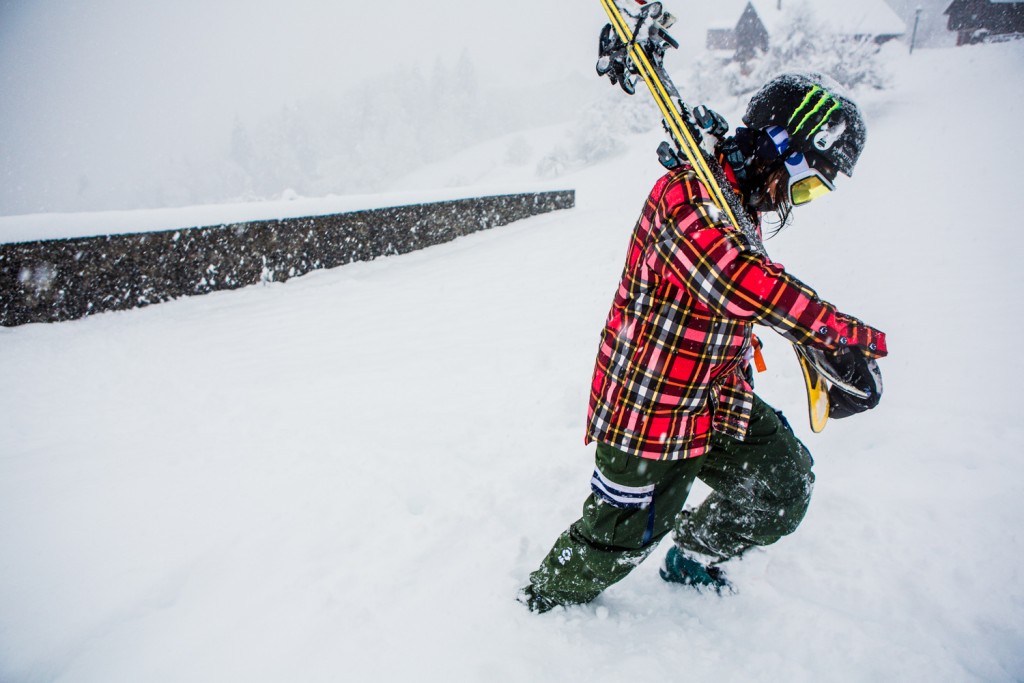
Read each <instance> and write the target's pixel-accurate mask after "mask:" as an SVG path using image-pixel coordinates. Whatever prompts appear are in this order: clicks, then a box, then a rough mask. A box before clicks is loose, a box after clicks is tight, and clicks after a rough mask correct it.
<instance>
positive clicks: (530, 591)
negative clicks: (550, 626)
mask: <svg viewBox="0 0 1024 683" xmlns="http://www.w3.org/2000/svg"><path fill="white" fill-rule="evenodd" d="M516 601H517V602H520V603H522V604H524V605H526V609H528V610H530V611H531V612H533V613H535V614H544V613H545V612H550V611H551V610H553V609H554V608H556V607H558V606H559V603H557V602H555V601H554V600H552V599H551V598H548V597H545V596H543V595H541V594H540V593H538V592H537V589H536V588H534V587H533V584H532V583H531V584H530V585H529V586H526V587H525V588H522V589H520V590H519V593H518V594H517V595H516Z"/></svg>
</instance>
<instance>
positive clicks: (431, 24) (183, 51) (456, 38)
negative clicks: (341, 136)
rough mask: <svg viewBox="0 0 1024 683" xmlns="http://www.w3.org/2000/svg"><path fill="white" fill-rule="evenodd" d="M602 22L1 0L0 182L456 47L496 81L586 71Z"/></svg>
mask: <svg viewBox="0 0 1024 683" xmlns="http://www.w3.org/2000/svg"><path fill="white" fill-rule="evenodd" d="M602 23H603V17H602V13H601V10H600V6H599V5H598V3H596V1H592V0H572V1H570V2H541V1H540V0H526V1H518V0H517V1H516V2H500V3H499V2H469V1H468V0H445V1H443V2H422V1H420V0H391V1H390V2H386V3H371V2H358V3H357V2H349V1H346V0H341V1H337V0H173V1H170V2H167V1H160V2H146V1H139V0H86V1H85V2H72V1H71V0H0V84H2V91H3V93H2V96H0V164H2V174H0V180H2V181H3V182H5V183H14V184H19V183H22V184H24V183H28V184H33V183H34V184H39V183H44V184H45V183H46V182H47V176H48V169H52V168H54V167H55V166H60V167H62V170H63V171H65V172H66V171H67V169H68V168H70V167H72V166H74V167H81V168H82V169H83V171H82V173H86V172H87V169H88V168H89V167H95V166H96V165H101V164H114V163H121V162H129V161H136V162H138V161H139V160H140V159H145V158H150V157H154V156H159V155H167V154H174V153H188V152H189V151H190V150H196V149H200V148H201V147H203V146H209V145H224V144H225V143H226V140H227V136H228V133H229V131H230V125H231V122H232V121H233V120H234V117H235V116H236V114H240V115H242V116H243V117H248V118H249V119H250V120H251V118H254V117H257V116H260V115H262V114H263V113H265V112H268V111H273V110H275V109H278V108H280V107H281V106H282V105H285V104H288V103H292V102H294V101H296V100H298V99H301V98H304V97H309V96H314V95H318V94H334V93H342V92H344V91H345V90H346V88H348V87H350V86H352V85H353V84H355V83H358V82H360V81H363V80H365V79H367V78H369V77H371V76H372V75H374V74H375V73H376V74H387V73H389V72H391V71H394V70H395V69H397V68H400V67H407V66H415V65H420V66H421V68H422V69H423V70H424V71H425V72H426V73H428V74H429V73H430V70H431V68H432V66H433V64H434V62H435V61H436V60H437V59H438V58H443V59H446V60H448V62H449V63H451V62H454V60H456V59H457V58H458V57H459V56H460V55H461V54H462V53H463V52H465V53H467V54H468V56H469V57H470V59H471V60H472V62H473V64H474V65H475V67H476V69H477V72H478V74H479V76H480V78H481V79H486V80H488V81H489V82H494V83H501V82H507V83H511V84H514V83H522V82H524V81H527V80H528V79H541V80H553V79H557V78H562V77H564V76H565V75H566V74H567V73H569V72H571V71H582V72H586V71H589V70H592V68H593V62H594V59H595V55H594V54H593V52H594V51H595V49H596V48H595V44H596V37H595V36H596V35H597V31H598V29H599V27H600V26H601V25H602ZM414 104H415V103H410V111H409V113H410V116H414V115H415V106H414ZM0 213H4V211H3V207H2V206H0Z"/></svg>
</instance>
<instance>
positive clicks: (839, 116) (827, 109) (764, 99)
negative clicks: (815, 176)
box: [743, 73, 867, 176]
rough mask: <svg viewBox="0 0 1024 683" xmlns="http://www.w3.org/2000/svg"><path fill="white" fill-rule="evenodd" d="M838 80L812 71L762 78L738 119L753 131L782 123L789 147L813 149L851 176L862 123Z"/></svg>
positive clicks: (862, 135)
mask: <svg viewBox="0 0 1024 683" xmlns="http://www.w3.org/2000/svg"><path fill="white" fill-rule="evenodd" d="M839 89H840V88H839V85H838V84H836V83H834V82H833V81H832V80H831V79H830V78H828V77H827V76H823V75H821V74H817V73H788V74H782V75H781V76H776V77H775V78H773V79H772V80H770V81H768V82H767V83H766V84H765V85H764V87H762V88H761V89H760V90H759V91H757V93H756V94H755V95H754V96H753V97H751V98H750V104H748V105H747V113H746V114H744V115H743V122H744V123H745V124H746V125H747V126H749V127H750V128H753V129H755V130H764V129H765V128H767V127H768V126H782V127H783V128H785V129H786V132H788V133H789V141H790V149H792V150H793V151H796V152H813V153H815V154H818V155H819V156H821V157H823V158H824V159H825V160H827V161H828V162H829V163H831V164H832V165H833V166H835V167H836V170H838V171H840V172H842V173H845V174H846V175H848V176H849V175H853V167H854V166H855V165H856V164H857V159H858V158H859V157H860V153H861V150H863V149H864V142H865V140H866V139H867V127H866V126H865V125H864V118H863V117H862V116H861V113H860V109H858V108H857V105H856V104H854V102H853V100H851V99H849V98H848V97H846V96H844V95H842V94H840V93H839V92H837V91H838V90H839Z"/></svg>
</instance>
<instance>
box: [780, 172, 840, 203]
mask: <svg viewBox="0 0 1024 683" xmlns="http://www.w3.org/2000/svg"><path fill="white" fill-rule="evenodd" d="M831 191H832V188H831V187H829V186H828V184H827V183H826V182H825V180H824V179H823V178H821V177H819V176H817V175H812V176H808V177H807V178H801V179H800V180H797V181H796V182H794V183H793V184H792V185H790V186H789V196H790V197H791V198H792V200H793V205H794V206H799V205H800V204H806V203H807V202H809V201H813V200H815V199H817V198H818V197H822V196H824V195H827V194H828V193H829V192H831Z"/></svg>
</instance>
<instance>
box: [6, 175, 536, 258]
mask: <svg viewBox="0 0 1024 683" xmlns="http://www.w3.org/2000/svg"><path fill="white" fill-rule="evenodd" d="M552 189H554V188H552V187H549V186H545V185H542V184H539V183H538V184H518V185H514V186H505V187H501V188H495V187H484V186H478V187H472V188H451V189H444V190H424V191H420V192H400V193H399V192H396V193H388V194H375V195H345V196H335V197H323V198H309V197H298V198H295V199H292V200H279V201H266V202H246V203H238V204H209V205H201V206H185V207H176V208H163V209H135V210H126V211H93V212H83V213H40V214H26V215H19V216H0V244H6V243H12V242H28V241H34V240H50V239H67V238H74V237H94V236H97V235H119V234H125V233H136V232H157V231H161V230H178V229H187V228H198V227H208V226H215V225H229V224H232V223H245V222H251V221H259V220H270V219H278V218H282V219H283V218H303V217H306V216H323V215H329V214H334V213H346V212H350V211H361V210H364V209H380V208H387V207H392V206H408V205H410V204H425V203H431V202H444V201H454V200H457V199H467V198H470V197H479V196H482V195H488V194H494V195H504V194H519V193H528V192H547V191H550V190H552Z"/></svg>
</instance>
